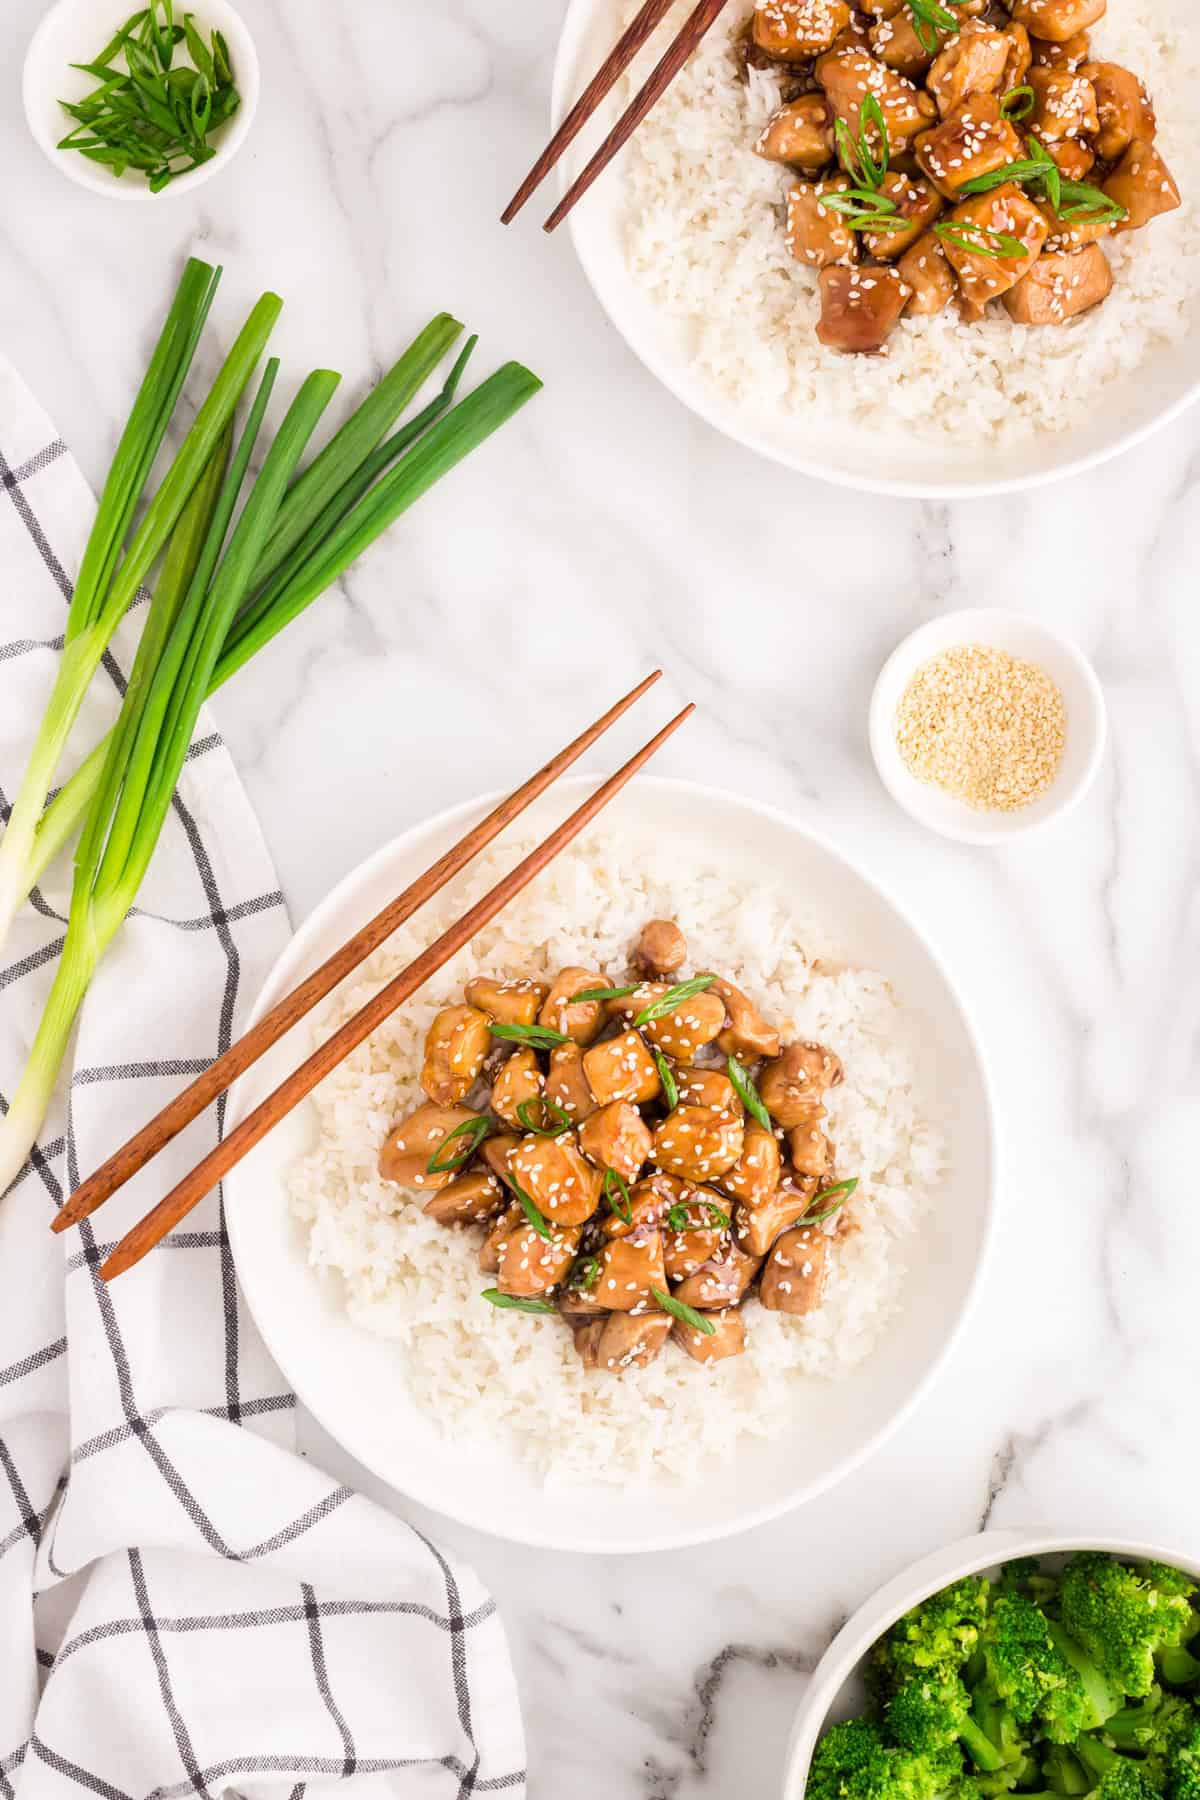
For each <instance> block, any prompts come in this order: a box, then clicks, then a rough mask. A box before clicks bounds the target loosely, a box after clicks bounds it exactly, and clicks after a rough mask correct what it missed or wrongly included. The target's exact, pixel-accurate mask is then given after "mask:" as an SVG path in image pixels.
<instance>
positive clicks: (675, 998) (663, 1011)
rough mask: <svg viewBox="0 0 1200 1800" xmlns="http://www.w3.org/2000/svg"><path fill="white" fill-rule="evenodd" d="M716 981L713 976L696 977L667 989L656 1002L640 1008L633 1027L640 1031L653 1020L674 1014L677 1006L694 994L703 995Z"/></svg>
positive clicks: (653, 1001)
mask: <svg viewBox="0 0 1200 1800" xmlns="http://www.w3.org/2000/svg"><path fill="white" fill-rule="evenodd" d="M716 979H717V978H716V976H715V975H697V976H695V977H694V978H693V979H692V980H691V981H681V982H679V984H678V985H677V986H676V987H673V988H668V989H667V991H666V993H665V994H661V995H660V996H659V998H658V999H657V1000H652V1001H651V1002H650V1004H649V1006H644V1007H643V1008H642V1010H641V1012H640V1013H639V1014H638V1016H637V1018H636V1019H635V1020H634V1021H633V1023H634V1026H635V1027H636V1028H638V1029H640V1028H641V1027H642V1026H643V1025H650V1024H652V1023H653V1022H654V1020H655V1019H662V1018H665V1017H666V1015H667V1014H668V1013H672V1012H674V1011H675V1008H676V1007H677V1006H681V1005H682V1004H683V1002H684V1001H685V1000H690V999H691V998H692V997H693V995H695V994H703V993H704V992H705V990H706V989H707V988H710V987H711V986H712V984H713V982H714V981H715V980H716Z"/></svg>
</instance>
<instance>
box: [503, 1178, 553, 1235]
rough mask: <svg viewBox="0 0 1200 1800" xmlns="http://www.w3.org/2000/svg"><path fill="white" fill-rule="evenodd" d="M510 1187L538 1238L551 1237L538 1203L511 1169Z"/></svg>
mask: <svg viewBox="0 0 1200 1800" xmlns="http://www.w3.org/2000/svg"><path fill="white" fill-rule="evenodd" d="M508 1185H509V1187H510V1188H511V1189H512V1191H513V1193H514V1194H515V1195H516V1196H517V1204H518V1205H519V1206H520V1208H521V1211H522V1212H523V1213H524V1214H525V1217H526V1218H527V1219H528V1220H529V1223H530V1224H531V1225H532V1227H533V1229H534V1230H535V1231H536V1232H537V1234H538V1236H539V1237H541V1238H549V1237H550V1236H551V1231H550V1227H549V1225H547V1223H546V1220H545V1218H544V1217H543V1215H542V1213H541V1212H540V1210H539V1209H538V1205H537V1202H536V1201H534V1200H531V1199H530V1198H529V1195H528V1194H527V1193H526V1192H525V1189H524V1188H523V1187H522V1186H521V1184H520V1182H519V1181H517V1180H515V1179H514V1177H513V1174H512V1171H511V1169H510V1170H509V1175H508Z"/></svg>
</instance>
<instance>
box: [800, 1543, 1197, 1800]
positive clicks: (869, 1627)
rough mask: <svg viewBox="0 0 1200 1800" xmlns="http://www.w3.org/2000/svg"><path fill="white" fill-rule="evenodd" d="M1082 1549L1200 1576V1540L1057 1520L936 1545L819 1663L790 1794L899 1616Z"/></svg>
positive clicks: (851, 1623)
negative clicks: (1060, 1526)
mask: <svg viewBox="0 0 1200 1800" xmlns="http://www.w3.org/2000/svg"><path fill="white" fill-rule="evenodd" d="M1077 1550H1100V1551H1103V1552H1104V1553H1105V1554H1106V1555H1110V1556H1128V1557H1131V1558H1136V1559H1137V1560H1139V1561H1143V1560H1145V1561H1152V1562H1165V1563H1171V1564H1173V1565H1175V1566H1176V1567H1178V1568H1182V1569H1183V1570H1185V1572H1186V1573H1188V1574H1191V1575H1195V1576H1196V1577H1197V1578H1198V1579H1200V1546H1198V1547H1197V1548H1196V1549H1195V1550H1194V1551H1190V1552H1184V1551H1179V1550H1174V1549H1171V1548H1167V1547H1164V1546H1163V1545H1161V1544H1152V1543H1148V1542H1147V1541H1145V1540H1144V1539H1141V1538H1125V1537H1120V1536H1115V1535H1114V1536H1110V1535H1108V1534H1106V1533H1103V1532H1091V1533H1086V1534H1081V1533H1078V1532H1062V1531H1055V1530H1053V1529H1052V1528H1050V1527H1049V1526H1033V1525H1030V1526H1014V1527H1010V1528H1004V1529H1000V1530H984V1531H980V1532H975V1533H973V1534H972V1535H971V1536H970V1537H965V1538H958V1539H956V1540H955V1541H954V1542H952V1543H950V1544H946V1545H943V1546H942V1548H941V1549H939V1550H933V1551H931V1552H929V1554H927V1555H926V1556H923V1557H920V1558H919V1559H918V1560H917V1561H916V1562H914V1563H909V1564H908V1566H907V1567H906V1568H904V1569H901V1570H900V1572H899V1574H897V1575H894V1576H893V1577H892V1579H891V1580H890V1581H888V1582H885V1583H884V1585H883V1586H882V1587H881V1588H878V1589H877V1590H876V1591H875V1593H873V1594H871V1595H869V1596H868V1597H867V1599H866V1600H864V1601H863V1603H862V1605H861V1606H859V1607H857V1608H856V1609H855V1611H854V1612H853V1613H852V1614H851V1615H850V1617H849V1619H848V1620H847V1621H846V1623H845V1624H844V1625H843V1626H842V1628H841V1630H840V1631H839V1632H838V1633H837V1635H836V1637H834V1639H833V1641H832V1642H831V1643H830V1645H829V1647H828V1649H827V1650H826V1651H825V1653H824V1655H823V1656H822V1657H821V1660H820V1661H819V1662H818V1664H817V1666H816V1668H815V1669H814V1670H813V1673H812V1678H811V1680H810V1681H809V1684H808V1688H807V1690H806V1692H805V1695H804V1698H803V1700H802V1701H801V1702H800V1705H799V1707H798V1708H797V1710H796V1716H795V1719H794V1721H793V1725H792V1731H791V1736H790V1739H789V1742H788V1749H787V1763H786V1767H785V1770H784V1778H783V1788H782V1797H783V1800H802V1796H803V1794H804V1789H805V1786H806V1783H807V1779H808V1770H809V1765H810V1763H811V1761H812V1754H813V1750H814V1749H815V1748H816V1744H817V1740H818V1738H819V1737H820V1735H821V1731H822V1729H823V1727H824V1725H825V1721H826V1719H827V1718H828V1716H829V1709H830V1707H831V1706H832V1704H833V1702H834V1701H835V1700H836V1699H837V1696H838V1694H839V1693H840V1692H841V1690H842V1687H843V1686H844V1684H845V1683H846V1681H848V1680H849V1678H850V1676H851V1675H853V1674H854V1671H855V1670H856V1669H857V1667H858V1666H859V1664H860V1663H861V1662H862V1660H863V1657H864V1656H865V1655H866V1654H867V1652H868V1651H869V1650H870V1648H871V1646H872V1645H873V1644H875V1643H876V1642H878V1640H879V1638H880V1637H882V1635H883V1633H884V1632H885V1631H886V1630H887V1629H888V1628H889V1626H891V1625H894V1624H895V1623H896V1620H897V1619H901V1618H903V1617H904V1614H905V1613H906V1612H909V1611H910V1610H911V1609H912V1608H913V1607H914V1606H917V1605H919V1604H920V1602H921V1601H922V1600H927V1599H928V1598H929V1597H930V1595H932V1594H936V1593H938V1592H939V1591H940V1590H941V1589H942V1588H944V1587H948V1586H949V1584H950V1583H951V1582H952V1581H958V1580H960V1579H961V1578H962V1577H963V1576H966V1575H978V1574H982V1573H983V1572H984V1571H985V1570H987V1569H991V1568H995V1567H998V1566H1001V1565H1002V1564H1004V1563H1006V1562H1011V1561H1013V1559H1014V1558H1016V1557H1020V1556H1058V1555H1064V1554H1069V1553H1071V1552H1073V1551H1077Z"/></svg>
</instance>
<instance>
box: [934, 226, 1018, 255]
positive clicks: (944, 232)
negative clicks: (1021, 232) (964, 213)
mask: <svg viewBox="0 0 1200 1800" xmlns="http://www.w3.org/2000/svg"><path fill="white" fill-rule="evenodd" d="M933 229H934V231H935V233H936V234H937V236H938V237H940V238H941V240H942V242H943V243H946V244H953V245H954V247H955V249H956V250H962V251H965V252H966V253H967V254H969V255H971V256H990V257H1005V256H1009V257H1011V256H1028V255H1029V251H1028V249H1027V248H1026V246H1025V245H1024V244H1022V243H1021V242H1020V240H1019V239H1018V238H1015V237H1012V236H1011V235H1010V234H1009V233H1008V232H1007V231H993V230H992V228H991V227H990V225H974V224H971V223H969V222H965V221H962V220H954V219H940V220H939V221H938V223H937V224H936V225H935V226H934V228H933Z"/></svg>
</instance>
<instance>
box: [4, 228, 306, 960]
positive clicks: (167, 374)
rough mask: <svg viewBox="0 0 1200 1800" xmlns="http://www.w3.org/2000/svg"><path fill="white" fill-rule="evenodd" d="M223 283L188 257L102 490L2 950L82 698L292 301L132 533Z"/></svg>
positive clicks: (217, 397)
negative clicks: (168, 428)
mask: <svg viewBox="0 0 1200 1800" xmlns="http://www.w3.org/2000/svg"><path fill="white" fill-rule="evenodd" d="M218 280H219V271H217V270H215V269H212V268H210V267H209V266H208V264H207V263H202V262H199V261H197V260H195V259H193V260H191V261H189V263H188V265H187V267H186V269H185V270H184V274H183V278H182V280H181V282H180V285H179V291H178V293H177V294H176V296H175V300H174V303H173V305H172V307H171V310H170V312H169V314H168V316H167V321H166V324H165V325H164V327H163V331H162V334H161V336H160V338H159V341H158V345H157V347H156V349H155V352H154V355H153V357H152V359H151V362H150V367H149V369H148V370H147V373H146V378H145V380H144V382H143V383H142V386H141V389H140V391H139V393H138V397H137V400H136V401H135V403H134V407H133V411H132V412H131V414H130V417H129V420H128V423H127V424H126V427H125V430H124V432H123V434H122V437H121V441H120V444H119V445H118V448H117V453H116V456H115V458H114V460H113V465H112V468H111V470H110V471H109V475H108V480H107V481H106V483H105V486H104V491H103V493H102V495H101V497H100V504H99V507H98V509H97V513H96V521H95V524H94V525H93V527H92V533H91V536H90V538H89V540H88V544H87V548H86V550H85V551H84V556H83V562H82V564H81V567H80V571H79V579H78V581H77V582H76V584H75V591H74V594H73V595H72V598H71V604H70V607H69V609H68V613H67V628H66V635H65V643H64V648H63V654H62V658H61V660H60V663H59V668H58V675H57V678H56V680H55V683H54V688H53V690H52V692H51V695H50V699H49V702H48V704H47V707H46V711H45V714H44V716H43V718H42V723H41V726H40V728H39V730H38V735H37V738H36V740H35V742H34V747H33V751H32V753H31V755H30V759H29V763H28V765H27V767H26V770H25V773H24V776H23V777H22V780H21V784H20V787H19V789H18V792H17V797H16V800H15V802H14V804H13V809H12V813H11V815H10V817H9V822H8V828H7V830H6V831H5V833H4V836H3V838H2V839H0V947H2V946H3V943H4V940H5V938H6V937H7V934H8V930H9V927H10V926H11V924H12V920H13V917H14V916H15V914H16V912H17V910H18V908H19V907H20V905H21V903H22V901H23V900H24V898H25V896H26V894H27V893H28V890H29V882H28V880H27V877H26V869H27V866H28V864H29V861H30V858H31V856H32V854H33V850H34V846H35V842H36V838H37V830H38V825H39V823H40V821H41V817H42V811H43V808H44V807H45V804H46V796H47V795H48V793H49V791H50V787H51V784H52V782H53V780H54V776H55V772H56V771H57V768H58V765H59V762H60V760H61V758H62V755H63V751H64V749H65V748H66V744H67V739H68V738H69V736H70V734H71V729H72V727H73V725H74V723H75V720H76V718H77V717H78V714H79V709H80V706H81V705H82V703H83V697H84V695H85V693H86V692H87V689H88V686H89V684H90V683H91V680H92V678H93V676H94V675H95V673H96V670H97V669H98V668H99V666H100V661H101V658H102V657H103V655H104V652H105V650H106V649H107V648H108V645H109V643H110V642H111V640H112V636H113V633H114V632H115V631H116V629H117V626H118V625H119V624H120V622H121V619H122V618H123V617H124V615H125V612H126V610H127V609H128V607H129V606H130V604H131V603H132V601H133V600H134V598H135V596H136V595H137V593H138V590H139V589H140V588H141V586H142V584H143V582H144V581H145V580H146V578H147V576H148V575H149V574H150V571H151V569H152V568H153V566H154V564H155V562H157V560H158V558H159V555H160V554H161V552H162V550H163V548H164V546H165V545H166V543H167V541H168V539H169V538H170V536H171V533H172V532H173V530H174V529H175V527H176V525H177V523H178V521H179V518H180V515H181V514H182V512H183V510H184V508H185V507H186V505H187V503H188V500H189V498H190V497H191V495H192V493H193V491H194V490H195V487H196V484H197V482H198V481H199V480H200V478H201V476H202V475H203V473H204V471H205V469H206V468H207V467H208V465H209V463H210V462H211V460H212V457H213V454H214V452H215V450H216V447H217V445H218V443H219V442H220V440H221V436H222V433H223V432H224V430H225V427H226V426H227V424H228V423H229V420H230V419H231V418H232V416H233V412H234V408H235V407H236V405H237V402H238V399H239V398H240V396H241V393H242V391H243V389H244V388H245V386H246V383H247V382H248V381H249V379H250V376H251V375H252V374H253V372H254V368H255V365H256V364H257V362H258V360H259V358H260V356H261V354H262V351H263V349H264V347H265V345H266V341H267V339H268V337H269V336H270V333H271V331H272V329H273V328H274V325H275V322H276V320H277V319H278V317H279V313H280V310H281V308H282V305H283V302H282V301H281V300H280V299H279V298H278V297H277V296H276V295H274V294H265V295H264V296H263V297H262V299H261V300H259V302H258V304H257V305H256V306H255V308H254V310H253V312H252V313H251V314H250V317H249V319H248V320H247V322H246V324H245V326H244V327H243V329H242V331H241V333H240V335H239V337H238V339H237V341H236V343H235V344H234V347H233V349H232V350H231V351H230V353H229V356H228V358H227V359H226V361H225V364H224V367H223V368H222V369H221V372H220V374H219V375H218V376H217V379H216V381H215V383H214V384H213V387H212V390H211V392H210V393H209V395H208V398H207V399H206V400H205V402H204V404H203V405H202V406H201V408H200V411H199V412H198V413H197V415H196V418H195V421H194V423H193V425H192V428H191V430H190V431H189V432H188V434H187V436H186V438H185V439H184V442H183V444H182V445H181V447H180V450H179V453H178V455H177V456H176V457H175V460H174V462H173V463H172V464H171V467H170V469H169V470H168V472H167V474H166V475H165V477H164V478H163V481H162V485H161V486H160V487H159V489H158V492H157V493H156V494H155V496H154V499H153V500H152V501H151V502H150V505H149V506H148V508H147V509H146V512H145V515H144V517H143V518H142V521H141V523H140V524H139V525H138V527H137V529H136V530H135V531H134V532H133V535H132V537H130V535H129V534H130V530H131V527H132V524H133V517H134V514H135V512H136V510H137V507H138V504H139V502H140V501H141V499H142V496H143V494H144V492H145V488H146V484H147V482H148V481H149V478H150V471H151V469H152V467H153V465H154V461H155V458H156V457H157V455H158V452H159V450H160V448H161V446H162V442H163V439H164V437H165V435H166V432H167V427H168V426H169V424H170V422H171V418H172V416H173V414H174V412H175V407H176V403H177V401H178V399H179V394H180V391H181V389H182V387H183V383H184V381H185V379H186V377H187V374H188V370H189V369H190V367H191V364H192V359H193V357H194V355H195V351H196V346H197V344H198V342H199V339H200V335H201V332H202V331H203V329H204V325H205V321H206V320H207V317H208V313H209V310H210V308H211V306H212V301H213V296H214V294H215V292H216V286H217V282H218ZM127 539H128V544H126V540H127ZM122 552H123V554H122Z"/></svg>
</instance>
